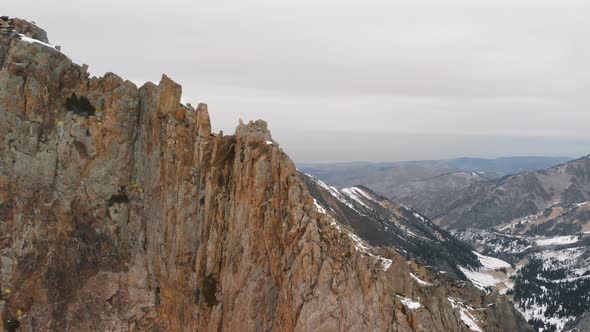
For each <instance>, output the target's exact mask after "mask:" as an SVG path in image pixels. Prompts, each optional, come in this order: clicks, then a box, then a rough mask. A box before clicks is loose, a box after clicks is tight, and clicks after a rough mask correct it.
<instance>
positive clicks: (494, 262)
mask: <svg viewBox="0 0 590 332" xmlns="http://www.w3.org/2000/svg"><path fill="white" fill-rule="evenodd" d="M472 252H473V253H474V254H475V255H476V256H477V259H478V260H479V262H480V263H481V265H483V267H484V268H487V269H492V270H496V269H501V268H506V269H507V268H511V267H512V265H510V263H508V262H505V261H503V260H501V259H499V258H495V257H490V256H486V255H482V254H480V253H478V252H477V251H472Z"/></svg>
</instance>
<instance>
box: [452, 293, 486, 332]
mask: <svg viewBox="0 0 590 332" xmlns="http://www.w3.org/2000/svg"><path fill="white" fill-rule="evenodd" d="M447 300H449V302H450V303H451V307H453V309H455V308H459V314H460V316H461V320H462V321H463V323H465V325H467V326H468V327H469V329H471V330H472V331H475V332H483V331H482V330H481V328H480V327H479V325H477V320H476V319H475V317H473V315H472V314H471V313H470V312H469V310H474V309H473V307H471V306H468V305H466V304H464V303H463V302H461V301H458V300H457V299H454V298H452V297H449V298H447Z"/></svg>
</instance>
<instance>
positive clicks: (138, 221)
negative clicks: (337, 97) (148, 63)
mask: <svg viewBox="0 0 590 332" xmlns="http://www.w3.org/2000/svg"><path fill="white" fill-rule="evenodd" d="M34 28H36V27H34V26H32V25H30V24H28V23H26V22H25V21H22V22H21V23H20V25H19V24H15V29H16V30H17V31H18V32H19V33H21V34H26V33H27V32H29V33H30V38H33V39H37V40H38V41H40V42H43V43H40V42H37V41H35V40H30V39H24V38H23V39H21V38H17V37H15V35H14V34H11V35H2V36H0V68H1V69H0V290H1V292H2V295H0V319H1V321H2V324H1V325H0V326H1V328H0V330H4V331H15V330H18V329H21V330H23V331H30V330H32V331H45V330H53V331H92V330H100V331H137V330H140V331H143V330H150V331H219V330H223V331H270V330H274V331H291V330H298V331H303V330H305V331H314V330H322V331H336V330H340V331H361V330H367V331H378V330H379V331H387V330H389V331H467V330H469V327H468V326H469V325H467V324H469V321H466V319H465V317H468V318H469V317H471V318H470V319H471V321H474V322H475V323H474V324H476V325H475V328H474V327H473V325H472V329H479V328H481V329H483V330H487V331H501V330H511V331H518V330H528V325H526V323H525V322H524V321H523V319H522V318H521V317H520V316H519V315H518V314H517V313H516V312H515V311H514V309H513V308H512V307H511V306H510V305H508V304H507V303H506V300H505V299H504V298H503V297H497V296H496V297H489V296H485V295H484V294H483V293H481V292H479V291H477V290H474V289H473V288H472V287H470V286H469V285H468V284H467V285H465V283H461V282H459V281H453V279H451V278H450V277H445V276H444V275H437V274H435V273H433V272H432V271H429V270H428V269H427V268H424V267H422V266H420V265H417V264H415V263H411V264H408V262H407V261H406V260H405V258H403V257H402V256H401V255H399V254H397V253H396V252H395V251H394V250H391V249H387V248H383V249H380V250H381V251H380V255H382V256H383V257H384V258H385V259H387V260H390V262H391V263H390V264H389V266H388V268H387V269H385V268H384V266H383V264H381V262H380V261H378V260H376V259H375V258H374V254H370V253H371V252H373V250H376V249H373V248H367V249H366V250H364V251H359V250H356V246H355V242H354V241H353V240H351V239H350V238H348V237H344V236H342V233H341V232H339V231H338V230H336V229H335V228H334V227H333V225H332V223H333V222H334V221H333V219H331V218H329V216H327V215H325V214H322V213H320V212H318V211H317V208H316V207H315V205H314V201H313V198H312V196H311V195H310V194H309V191H308V190H307V187H306V185H305V184H304V183H303V181H302V180H301V179H300V176H299V174H298V172H297V171H296V169H295V167H294V165H293V163H292V162H291V160H290V159H289V158H288V157H287V156H286V155H285V154H284V153H283V152H282V150H281V149H280V148H279V146H278V145H277V143H275V142H274V141H272V138H271V135H270V132H269V131H268V129H267V125H266V123H265V122H263V121H256V122H250V123H248V124H243V123H240V125H239V126H238V127H237V129H236V133H235V135H231V136H224V135H223V134H213V133H211V124H210V121H209V115H208V110H207V106H206V105H204V104H200V105H199V106H198V107H197V108H196V109H194V108H192V107H190V106H185V105H182V104H181V103H180V96H181V87H180V86H179V85H178V84H176V83H175V82H173V81H172V80H170V79H169V78H168V77H166V76H163V77H162V80H161V81H160V83H159V84H158V85H155V84H152V83H146V84H145V85H144V86H142V87H141V88H137V87H136V86H135V85H134V84H133V83H131V82H129V81H125V80H123V79H121V78H120V77H118V76H117V75H115V74H112V73H108V74H106V75H105V76H103V77H98V78H97V77H92V78H91V77H89V75H88V73H87V72H86V67H85V66H78V65H76V64H74V63H72V61H71V60H70V59H69V58H68V57H67V56H65V55H64V54H62V53H60V52H59V51H58V50H56V49H55V48H52V47H50V45H47V44H46V42H47V39H46V35H44V32H43V33H41V32H39V31H37V30H35V29H34ZM19 29H21V30H20V31H19ZM32 31H36V32H32ZM44 36H45V37H44ZM39 38H40V39H39ZM411 269H414V270H415V271H420V273H421V277H422V278H424V279H425V280H428V281H427V283H428V284H429V285H424V284H421V283H420V282H417V281H416V280H415V279H413V278H412V276H411V275H410V272H411ZM454 283H457V285H455V286H453V284H454ZM448 297H452V298H453V299H455V300H453V301H454V302H452V301H451V300H449V299H448ZM416 303H418V305H417V304H416ZM470 308H471V309H470ZM475 308H485V309H482V310H476V309H475ZM496 308H498V309H496Z"/></svg>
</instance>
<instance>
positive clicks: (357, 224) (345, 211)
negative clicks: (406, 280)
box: [302, 175, 480, 276]
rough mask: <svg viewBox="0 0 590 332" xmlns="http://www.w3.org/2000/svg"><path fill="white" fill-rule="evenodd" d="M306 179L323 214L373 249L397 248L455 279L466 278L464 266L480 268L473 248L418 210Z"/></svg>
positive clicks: (371, 194) (359, 189) (359, 188)
mask: <svg viewBox="0 0 590 332" xmlns="http://www.w3.org/2000/svg"><path fill="white" fill-rule="evenodd" d="M302 179H303V180H304V181H305V182H306V183H307V187H308V188H309V190H310V192H311V194H312V195H313V196H314V197H315V199H316V202H317V203H316V204H318V206H319V209H320V211H323V212H325V213H328V214H330V215H332V216H333V217H334V218H335V219H337V220H338V221H339V222H340V223H342V224H344V225H346V226H347V227H349V228H350V229H351V230H353V231H354V232H355V233H356V234H358V235H359V236H360V237H361V238H363V239H364V240H365V241H367V242H368V243H370V244H371V245H373V246H393V247H395V248H397V250H398V251H399V252H400V253H402V254H403V255H404V256H406V257H408V258H415V259H417V260H418V261H419V262H420V263H422V264H425V265H429V266H432V267H433V268H434V269H436V270H439V271H446V272H449V273H451V274H453V275H455V276H462V273H461V270H460V268H459V267H460V266H463V267H470V268H477V267H478V266H480V263H479V261H478V259H477V256H476V255H475V254H474V253H472V252H471V249H470V247H469V246H467V245H465V244H464V243H462V242H460V241H457V240H456V239H455V238H454V237H453V236H451V235H450V234H449V233H448V232H446V231H445V230H443V229H441V228H440V227H438V226H436V225H435V224H433V223H432V222H430V221H429V220H427V219H426V218H425V217H423V216H421V215H419V214H418V213H416V212H415V211H413V210H411V209H408V208H406V207H404V206H401V205H397V204H394V203H392V202H390V201H389V200H387V199H386V198H384V197H382V196H380V195H378V194H376V193H375V192H373V191H372V190H370V189H368V188H366V187H363V186H356V187H350V188H344V189H337V188H335V187H331V186H328V185H327V184H325V183H324V182H322V181H320V180H319V179H317V178H314V177H312V176H310V175H302Z"/></svg>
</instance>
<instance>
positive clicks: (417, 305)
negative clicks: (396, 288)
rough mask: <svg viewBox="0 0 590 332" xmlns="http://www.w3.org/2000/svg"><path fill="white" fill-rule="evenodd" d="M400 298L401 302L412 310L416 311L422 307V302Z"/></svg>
mask: <svg viewBox="0 0 590 332" xmlns="http://www.w3.org/2000/svg"><path fill="white" fill-rule="evenodd" d="M397 297H399V299H400V301H401V302H402V303H403V305H405V306H406V307H407V308H408V309H410V310H416V309H419V308H421V307H422V304H421V303H420V302H417V301H414V300H412V299H408V298H407V297H403V296H399V295H398V296H397Z"/></svg>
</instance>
